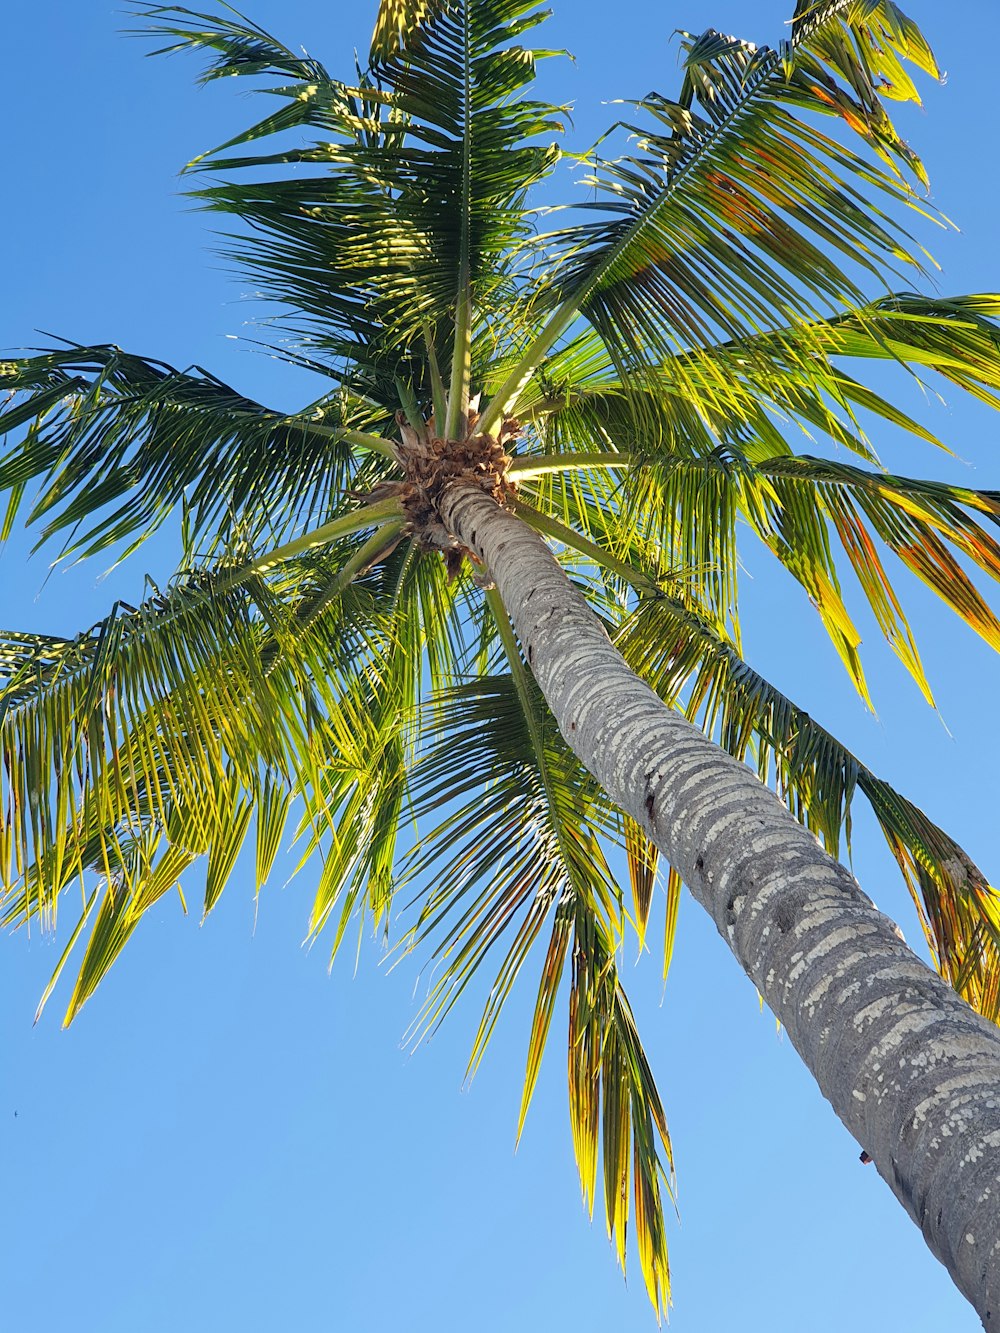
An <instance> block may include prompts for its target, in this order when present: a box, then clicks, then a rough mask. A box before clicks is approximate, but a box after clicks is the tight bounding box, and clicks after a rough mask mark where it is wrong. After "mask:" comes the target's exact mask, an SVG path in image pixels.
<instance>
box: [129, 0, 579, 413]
mask: <svg viewBox="0 0 1000 1333" xmlns="http://www.w3.org/2000/svg"><path fill="white" fill-rule="evenodd" d="M406 12H407V11H406V9H405V7H404V8H403V9H398V10H397V9H393V10H392V12H391V13H389V12H388V11H386V15H383V17H385V22H386V23H388V24H389V25H390V27H391V25H392V24H393V23H397V22H398V21H399V20H400V19H401V18H403V19H404V20H405V16H406ZM149 17H151V18H156V19H157V23H156V25H155V27H154V30H160V31H165V32H169V33H170V35H171V36H172V37H174V39H175V42H174V45H173V46H172V47H171V48H169V49H172V50H173V49H178V48H179V47H181V46H188V47H191V48H194V49H206V48H207V49H210V50H213V51H215V52H218V53H219V54H218V55H217V56H216V59H215V63H214V64H213V65H212V67H211V69H210V73H215V72H221V71H222V70H224V69H225V70H229V72H232V73H247V74H252V75H255V76H260V75H264V76H266V77H269V78H271V79H272V80H273V79H275V78H280V79H287V77H288V75H289V74H290V73H294V71H293V70H291V69H290V68H289V66H288V61H287V58H286V57H285V56H284V55H283V54H282V53H283V52H284V51H285V48H284V47H283V46H281V44H280V43H276V42H273V39H268V41H269V42H271V43H272V46H273V49H274V51H275V52H276V56H275V60H274V61H273V62H268V61H267V60H266V59H265V58H264V55H263V52H265V51H266V50H268V49H271V48H270V47H268V46H267V45H266V43H265V45H264V46H260V35H259V33H258V31H257V30H256V29H253V30H251V29H250V28H247V29H246V30H240V29H239V27H238V25H234V24H232V23H229V22H225V21H211V20H210V19H209V18H208V17H207V16H205V15H198V14H192V13H191V11H188V10H185V9H183V8H173V7H166V8H164V7H157V8H156V9H155V10H154V11H152V12H151V13H150V15H149ZM419 17H420V22H419V24H418V25H417V26H415V27H413V28H412V30H410V29H407V31H409V32H410V36H409V39H408V40H407V41H406V43H405V45H404V46H403V47H402V48H400V47H398V45H397V44H396V43H393V42H390V43H389V44H388V46H386V45H385V44H384V43H383V44H382V45H381V46H380V48H379V49H380V52H381V54H380V58H379V61H378V63H377V66H376V68H375V70H374V71H373V72H372V73H364V74H361V73H359V75H358V79H357V82H356V84H355V85H353V86H352V85H348V84H345V83H343V82H341V81H338V80H336V79H333V78H332V77H331V76H330V75H329V74H327V72H326V71H325V70H324V69H323V68H322V66H319V65H318V64H316V62H313V61H306V62H300V63H301V64H302V68H301V69H299V71H298V75H299V77H300V79H301V81H300V82H296V83H294V84H292V85H288V84H285V85H283V86H279V87H267V89H266V90H267V91H268V92H271V93H275V94H277V95H278V96H279V97H282V98H283V99H285V106H284V107H283V108H282V110H281V111H280V112H278V113H275V114H274V115H271V116H269V117H268V118H266V119H265V120H264V121H261V122H260V123H258V124H256V125H254V126H253V127H252V128H251V129H249V130H248V131H246V132H245V133H244V134H243V135H241V136H238V137H237V138H235V139H233V140H231V141H230V142H229V143H228V144H226V145H223V146H222V149H223V150H224V149H229V148H232V147H234V146H238V145H241V144H244V143H249V142H250V141H256V140H259V139H261V138H264V137H266V136H270V135H272V134H274V133H280V132H284V131H285V130H290V129H296V130H299V131H311V130H318V131H320V132H321V134H322V139H318V140H315V141H313V142H311V143H309V144H308V146H306V147H291V148H286V149H282V150H279V151H278V152H277V153H271V154H267V155H254V156H242V157H239V158H234V157H220V156H218V154H219V152H220V151H221V150H214V151H213V152H211V153H207V154H203V155H202V156H201V157H200V158H199V159H197V161H196V163H195V164H193V165H196V166H197V167H198V168H199V169H200V170H204V169H207V168H209V167H211V168H212V169H214V170H215V171H220V172H224V173H231V172H234V171H243V170H245V169H256V168H265V169H267V170H268V174H269V178H268V179H264V180H255V181H253V182H250V183H239V184H237V183H233V182H232V181H228V182H226V183H223V184H218V185H212V186H208V187H206V188H204V189H202V190H198V191H196V195H197V197H199V198H201V199H202V200H203V201H204V202H205V203H206V204H207V205H208V206H209V207H211V208H213V209H217V210H221V211H222V212H226V213H230V214H235V215H236V216H238V217H240V218H242V220H243V221H244V222H245V223H246V224H248V225H249V227H250V228H251V235H250V236H249V237H247V238H245V239H242V240H240V241H239V242H238V244H237V246H236V248H235V249H234V250H233V251H232V254H233V255H234V257H236V259H237V261H238V262H239V264H240V265H241V266H242V267H243V268H246V269H249V270H250V271H251V272H252V273H254V274H255V276H256V277H257V278H258V279H259V280H260V281H262V282H263V284H264V286H263V290H264V292H265V294H269V295H271V296H273V297H276V298H277V299H278V300H280V301H282V302H283V303H285V304H286V305H290V306H291V307H292V308H293V309H294V310H298V311H301V312H302V313H303V314H304V315H305V316H306V317H307V318H308V319H309V320H310V321H311V322H312V324H313V326H314V328H315V330H316V331H317V332H318V333H319V334H320V336H321V337H322V339H323V342H324V344H325V346H326V347H327V348H328V349H329V350H330V351H331V352H332V353H333V354H334V355H341V356H349V357H350V358H351V359H352V360H353V361H355V362H356V363H357V364H358V366H359V367H362V366H363V367H367V369H368V372H369V373H370V374H371V375H372V376H375V377H379V376H380V375H381V376H382V377H383V380H384V379H385V378H386V377H387V378H388V380H389V381H390V382H391V381H392V380H394V379H402V380H404V381H408V382H413V383H414V385H415V387H416V390H417V396H418V398H421V399H422V400H424V401H429V400H430V399H431V398H432V396H433V392H432V390H433V384H432V381H433V366H434V364H436V363H437V362H438V361H440V362H441V363H442V364H444V362H445V361H450V360H452V347H453V341H454V340H453V338H452V334H453V333H454V331H455V328H456V322H457V325H458V326H460V327H459V335H460V340H461V341H462V342H463V355H464V356H465V357H466V358H467V355H468V339H469V336H470V334H471V328H472V319H473V315H474V312H475V310H477V309H486V308H489V307H490V306H491V303H495V301H494V302H491V298H495V295H496V290H497V287H498V285H503V284H505V283H508V282H509V272H510V268H511V264H512V263H514V262H516V256H517V253H518V251H519V250H520V249H521V248H523V246H525V245H528V246H529V248H530V243H531V235H532V234H531V231H530V227H529V226H528V221H527V219H526V217H525V213H524V195H525V192H526V190H527V189H528V188H529V187H530V186H531V185H532V184H534V183H535V182H536V181H538V180H539V179H540V178H541V177H542V176H544V175H545V174H546V173H547V172H548V171H549V170H550V169H551V167H552V165H553V164H554V162H555V160H556V158H557V156H558V155H557V153H556V152H555V150H554V148H553V147H552V145H551V143H539V142H537V141H538V140H539V138H542V139H547V140H551V138H552V136H553V135H554V134H555V133H557V132H558V131H559V129H560V125H559V118H558V117H559V112H558V109H557V108H555V107H553V106H550V105H549V104H547V103H542V102H537V101H531V100H530V99H527V98H525V97H524V96H522V95H521V94H522V92H523V89H524V87H525V86H526V85H527V84H528V83H530V81H531V80H532V79H533V77H534V66H535V55H534V53H533V52H532V51H531V50H529V49H527V48H525V47H522V46H520V45H517V44H516V43H515V42H512V39H516V38H518V37H520V36H521V35H522V34H524V33H525V32H527V31H528V30H530V29H531V28H533V27H534V26H535V25H536V24H537V23H539V22H541V20H542V18H544V14H543V12H542V11H540V10H538V9H537V8H536V6H535V5H534V4H533V3H531V2H530V0H460V2H459V0H456V3H454V4H451V5H447V6H439V5H435V6H432V7H429V8H425V9H424V10H423V11H421V14H420V15H419ZM192 19H194V20H197V22H195V23H192V22H191V20H192ZM206 25H210V26H206ZM381 25H382V19H381V18H380V27H381ZM258 48H259V49H260V52H261V58H260V59H247V58H246V56H245V53H246V51H247V50H251V51H253V52H257V51H258ZM306 165H312V166H314V167H318V168H319V171H318V173H317V174H313V175H309V176H306V175H302V174H297V175H295V176H294V177H293V176H292V175H290V174H289V173H287V172H285V173H282V174H280V175H279V176H278V178H277V179H275V178H274V172H273V170H271V169H272V168H274V167H293V166H306ZM463 310H464V313H463ZM442 353H445V354H446V355H445V356H444V357H442Z"/></svg>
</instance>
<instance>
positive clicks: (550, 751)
mask: <svg viewBox="0 0 1000 1333" xmlns="http://www.w3.org/2000/svg"><path fill="white" fill-rule="evenodd" d="M493 610H494V615H495V616H496V620H497V629H498V632H499V634H500V637H501V640H502V642H503V643H504V645H505V653H506V656H507V659H508V665H509V668H510V672H509V674H498V673H496V672H494V673H493V674H492V675H491V676H490V677H489V678H484V679H479V680H475V681H469V682H468V683H466V684H459V685H456V686H454V687H453V688H452V689H451V690H449V691H447V692H446V693H445V694H444V695H440V696H438V697H437V698H435V699H434V700H433V706H434V710H435V732H434V740H433V742H432V743H431V744H430V745H429V746H428V747H427V748H426V749H425V751H424V752H423V753H422V754H421V755H420V756H419V757H418V759H417V762H416V764H415V766H414V769H413V773H412V782H411V790H412V792H413V796H414V803H415V809H416V811H417V812H418V813H421V812H426V813H429V812H430V811H433V810H438V809H440V808H441V807H442V806H445V807H447V809H448V811H449V813H448V815H447V816H446V817H445V819H444V820H442V821H441V822H440V823H439V824H438V826H437V827H436V828H435V829H433V830H431V831H430V832H428V833H427V834H425V835H424V836H423V837H422V839H421V841H420V844H419V846H418V848H417V849H416V851H415V853H414V855H413V857H412V858H411V864H410V866H409V869H408V876H412V877H417V878H419V879H420V880H421V881H423V880H424V879H425V878H427V877H432V882H433V883H434V885H435V887H434V888H433V889H431V891H430V892H429V893H428V894H427V895H426V897H425V898H424V901H423V905H422V907H421V914H420V920H419V922H418V925H417V927H416V931H415V937H416V938H418V939H426V938H428V937H430V938H437V939H438V944H437V947H436V949H435V957H436V958H438V959H440V962H441V967H442V970H441V974H440V976H439V977H438V978H437V980H436V982H435V984H434V986H433V988H432V990H431V992H430V995H429V997H428V1000H427V1003H426V1006H425V1010H424V1013H423V1016H422V1019H421V1021H420V1027H421V1028H422V1029H426V1027H427V1026H428V1025H433V1024H435V1023H437V1022H439V1021H440V1020H441V1019H442V1018H443V1017H444V1015H445V1014H446V1013H447V1012H448V1010H449V1009H450V1008H451V1006H452V1005H453V1004H454V1003H455V1001H456V1000H457V998H458V997H459V995H461V994H462V993H463V992H464V991H465V990H466V988H467V987H468V986H469V985H470V984H471V983H472V981H473V979H474V977H475V976H476V974H477V972H478V970H479V969H480V967H481V966H482V965H483V964H484V963H485V962H486V960H487V958H488V956H489V955H490V954H491V953H492V952H493V951H494V950H495V949H502V948H503V947H504V944H505V942H507V941H509V942H507V943H506V952H505V954H504V956H503V959H502V962H501V964H500V967H499V969H498V971H497V973H496V975H495V979H494V980H493V982H492V985H491V987H490V991H489V996H488V998H487V1001H486V1005H485V1009H484V1012H483V1016H482V1020H481V1022H480V1026H479V1030H478V1032H477V1034H476V1039H475V1042H474V1044H473V1050H472V1054H471V1057H470V1062H469V1072H470V1073H472V1072H473V1071H474V1070H475V1068H476V1067H477V1065H478V1063H479V1061H480V1060H481V1059H482V1056H483V1053H484V1051H485V1048H486V1045H487V1043H488V1042H489V1039H490V1037H491V1035H492V1032H493V1030H494V1027H495V1025H496V1022H497V1020H498V1018H499V1015H500V1012H501V1010H502V1007H503V1005H504V1003H505V1002H506V1000H507V998H508V996H509V995H510V992H511V989H512V988H513V985H514V983H515V981H516V979H517V977H518V975H519V973H520V972H521V970H522V968H523V967H524V965H525V963H526V962H527V960H528V957H529V955H530V953H531V952H532V949H533V948H534V947H535V946H539V945H540V944H541V940H542V936H543V932H544V931H545V928H546V925H548V929H549V939H548V944H547V947H546V950H545V955H544V961H543V965H542V974H541V978H540V982H539V989H538V994H537V998H536V1002H535V1010H534V1016H533V1019H532V1028H531V1034H530V1038H529V1043H528V1058H527V1067H526V1072H525V1084H524V1092H523V1095H522V1104H521V1115H520V1125H519V1133H520V1129H521V1127H522V1126H523V1123H524V1118H525V1115H526V1113H527V1110H528V1106H529V1103H530V1101H531V1096H532V1093H533V1091H534V1087H535V1083H536V1080H537V1077H538V1072H539V1068H540V1065H541V1060H542V1054H543V1051H544V1048H545V1045H546V1042H547V1038H548V1035H549V1031H550V1027H551V1022H552V1018H553V1015H554V1010H555V1006H556V1002H557V998H558V993H559V989H560V985H561V982H562V978H563V975H564V971H565V964H566V960H567V957H568V956H570V957H571V958H572V966H571V977H570V996H569V1006H570V1008H569V1087H570V1118H571V1124H572V1128H573V1138H574V1145H575V1149H576V1158H577V1165H578V1168H579V1171H580V1178H581V1182H582V1185H583V1190H584V1196H585V1200H586V1201H587V1204H588V1207H590V1208H591V1209H592V1208H593V1203H594V1199H595V1195H596V1179H597V1166H598V1157H599V1151H598V1145H599V1143H600V1142H601V1141H602V1140H603V1160H604V1197H605V1211H606V1217H607V1224H608V1232H609V1236H611V1237H613V1239H614V1243H615V1247H616V1250H617V1253H618V1255H619V1259H620V1262H621V1263H622V1265H623V1266H624V1263H625V1249H626V1232H627V1223H628V1218H629V1213H630V1207H629V1195H630V1193H631V1194H632V1198H633V1209H634V1219H635V1226H636V1235H637V1241H638V1250H639V1261H640V1265H641V1267H642V1270H643V1274H644V1278H645V1281H646V1283H647V1287H648V1289H649V1292H650V1296H651V1299H652V1300H653V1302H654V1305H655V1307H656V1309H657V1312H658V1313H659V1312H660V1311H661V1310H662V1308H663V1306H664V1304H665V1302H666V1300H667V1298H668V1294H669V1272H668V1268H667V1258H666V1244H665V1233H664V1226H663V1205H662V1196H663V1191H664V1190H667V1192H669V1190H670V1176H669V1174H668V1168H669V1165H670V1162H671V1158H670V1146H669V1138H668V1136H667V1131H666V1122H665V1119H664V1115H663V1109H662V1104H661V1102H660V1098H659V1095H658V1093H657V1091H656V1087H655V1083H654V1081H653V1078H652V1075H651V1073H650V1071H649V1066H648V1063H647V1062H646V1059H645V1056H644V1054H643V1052H642V1047H641V1044H640V1042H639V1038H638V1035H637V1033H636V1030H635V1025H634V1020H633V1018H632V1014H631V1011H630V1009H629V1007H628V1002H627V1000H626V998H625V996H624V993H623V991H622V988H621V983H620V980H619V978H618V972H617V965H616V955H617V952H618V949H619V946H620V939H621V924H622V913H623V899H622V893H621V889H620V888H619V886H618V885H617V883H616V881H615V879H614V877H613V875H612V873H611V870H610V867H609V865H608V862H607V860H606V858H605V855H604V852H603V849H602V847H601V842H600V840H599V838H598V836H597V830H598V828H600V827H602V826H603V827H604V828H605V829H606V831H608V832H610V833H614V832H615V831H616V829H617V825H618V818H617V815H614V814H608V815H607V817H601V816H600V813H599V810H600V801H599V794H598V792H597V789H596V787H595V785H594V783H593V780H592V779H591V778H590V777H589V775H588V774H587V773H586V771H585V770H584V769H583V768H582V767H581V766H580V764H579V762H578V761H577V759H576V758H575V756H574V755H573V754H572V752H571V751H570V750H569V749H568V747H567V746H566V744H565V742H564V741H563V740H562V738H561V737H560V736H559V733H558V731H557V729H556V727H555V725H554V723H553V721H552V719H551V716H550V715H549V714H548V711H547V709H546V708H545V705H544V703H543V701H542V699H541V696H540V694H539V692H538V690H537V686H535V684H534V682H533V681H532V679H531V678H530V676H529V675H528V672H527V669H526V667H525V666H524V663H523V661H522V659H521V657H520V655H519V653H518V651H517V648H516V645H515V643H514V639H513V634H512V631H511V630H510V626H509V623H507V622H506V616H505V613H504V611H503V608H502V606H499V604H497V603H496V599H495V596H494V597H493ZM501 617H503V619H501ZM661 1150H662V1152H663V1153H665V1155H666V1157H665V1160H666V1163H667V1166H664V1164H663V1158H661ZM630 1186H631V1189H630Z"/></svg>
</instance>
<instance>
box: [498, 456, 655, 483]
mask: <svg viewBox="0 0 1000 1333" xmlns="http://www.w3.org/2000/svg"><path fill="white" fill-rule="evenodd" d="M635 466H636V463H635V460H634V459H633V457H632V455H631V454H620V453H618V452H613V453H599V454H584V453H580V454H524V455H523V456H521V457H520V458H515V459H514V460H513V461H512V462H511V464H510V466H509V467H508V469H507V475H508V476H511V477H516V478H517V479H518V480H519V481H525V480H527V479H528V478H529V477H543V476H546V475H548V474H549V473H551V472H586V471H587V470H588V469H590V468H602V467H603V468H632V467H635Z"/></svg>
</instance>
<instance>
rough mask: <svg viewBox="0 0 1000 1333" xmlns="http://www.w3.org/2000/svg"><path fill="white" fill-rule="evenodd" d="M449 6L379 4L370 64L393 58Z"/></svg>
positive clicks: (414, 0) (435, 0)
mask: <svg viewBox="0 0 1000 1333" xmlns="http://www.w3.org/2000/svg"><path fill="white" fill-rule="evenodd" d="M450 4H451V0H379V7H378V18H377V19H376V20H375V31H374V33H373V34H372V62H373V63H376V62H377V61H380V60H385V59H386V58H387V57H389V56H392V55H395V54H396V53H397V52H398V51H399V49H400V47H406V45H407V44H408V43H409V42H410V41H411V40H412V39H413V37H414V36H415V35H416V34H417V33H419V31H420V28H421V26H422V25H424V24H426V23H427V22H428V21H429V20H430V19H432V18H434V16H435V15H436V14H438V13H441V12H442V11H443V10H446V9H447V8H448V6H449V5H450Z"/></svg>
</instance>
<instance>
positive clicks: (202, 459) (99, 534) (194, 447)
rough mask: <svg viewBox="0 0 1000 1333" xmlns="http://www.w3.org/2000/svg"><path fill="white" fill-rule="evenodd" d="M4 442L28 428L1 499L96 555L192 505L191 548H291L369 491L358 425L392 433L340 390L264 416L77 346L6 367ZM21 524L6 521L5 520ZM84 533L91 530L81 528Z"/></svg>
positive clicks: (182, 379)
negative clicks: (11, 499)
mask: <svg viewBox="0 0 1000 1333" xmlns="http://www.w3.org/2000/svg"><path fill="white" fill-rule="evenodd" d="M0 388H2V389H6V390H9V392H10V393H11V394H12V395H13V396H12V398H11V399H10V400H9V401H8V402H7V404H6V406H5V407H4V408H3V409H2V410H0V433H2V434H7V435H10V434H11V433H12V432H14V431H16V430H17V429H18V428H19V427H23V426H25V425H27V427H28V429H27V431H26V432H25V433H23V434H22V436H21V438H20V439H19V440H16V441H15V442H13V443H11V444H9V445H8V447H7V449H6V451H5V454H4V457H3V460H2V462H0V490H10V491H11V492H12V493H16V494H17V496H18V498H19V499H20V500H21V501H22V503H23V500H24V498H25V489H24V488H26V487H27V486H29V485H32V484H34V485H39V486H40V489H39V491H38V494H37V496H36V497H35V498H34V499H33V501H31V503H30V506H29V508H28V513H27V520H28V522H29V523H32V524H34V523H40V524H41V525H42V535H41V540H43V541H44V540H46V539H48V538H51V537H53V536H56V535H61V534H65V533H67V532H69V533H71V534H72V535H71V536H66V537H65V541H66V546H67V549H68V550H78V551H80V552H81V553H82V554H84V555H89V554H93V553H94V552H95V551H98V550H101V549H104V548H106V547H108V546H111V545H114V544H117V543H119V542H127V543H130V544H131V548H132V549H134V547H135V546H137V545H138V544H139V543H140V542H141V541H142V540H143V539H144V538H145V537H146V536H148V535H149V534H150V533H152V532H155V531H156V529H157V528H158V527H159V526H160V525H161V524H162V523H163V522H164V520H165V519H167V518H168V517H169V516H171V515H173V514H176V512H177V511H178V509H181V508H183V510H184V513H185V529H186V534H187V537H188V539H189V541H190V542H192V543H194V542H197V541H198V540H200V539H204V538H205V537H206V536H210V537H212V538H213V539H215V540H220V539H221V540H222V541H223V542H225V541H226V538H227V534H229V533H231V532H233V530H234V529H237V530H239V531H240V532H241V535H243V536H244V537H248V536H253V535H254V534H255V533H257V532H259V531H260V530H262V529H263V530H264V532H266V533H267V535H269V536H270V537H271V538H272V539H273V540H280V539H281V537H282V536H283V535H284V534H285V533H287V532H288V531H289V530H290V529H291V528H292V527H293V526H294V525H296V524H297V523H300V522H301V521H302V519H303V518H304V517H305V516H307V515H311V514H315V513H317V512H319V513H328V512H330V511H331V510H333V509H334V508H335V506H336V505H337V504H338V503H341V502H342V500H341V497H342V495H343V491H344V490H345V488H346V487H347V486H348V485H350V484H351V482H352V481H354V482H355V484H363V483H359V482H358V481H357V479H356V473H357V469H358V461H357V459H356V457H355V456H354V454H353V453H352V446H351V443H350V428H351V427H354V428H355V429H359V428H360V427H363V426H365V427H370V426H371V425H373V424H377V425H378V426H384V425H386V424H387V422H386V416H385V413H382V414H381V417H380V419H379V414H378V413H377V411H374V412H373V410H372V409H371V407H368V408H367V409H366V408H365V407H364V406H363V405H362V404H360V403H358V402H356V401H352V400H351V397H350V395H348V394H347V393H346V392H343V391H338V390H336V389H334V390H333V391H332V392H331V393H330V394H329V396H328V397H327V398H326V399H324V400H322V401H321V402H319V403H316V404H314V405H313V406H312V407H310V408H307V409H306V410H305V411H304V412H302V413H299V414H294V415H291V416H289V415H287V414H285V413H281V412H275V411H273V410H271V409H270V408H266V407H263V406H262V405H261V404H260V403H256V402H254V401H252V400H251V399H249V398H246V397H244V396H243V395H242V394H239V393H237V392H236V390H234V389H231V388H230V387H229V386H228V385H226V384H224V383H223V382H222V381H221V380H217V379H215V378H214V377H213V376H211V375H209V374H207V373H206V372H203V371H198V370H191V371H179V370H175V369H173V368H172V367H171V366H167V365H165V364H163V363H162V362H157V361H151V360H149V359H147V358H144V357H138V356H133V355H131V354H129V353H126V352H123V351H121V350H120V349H119V348H117V347H68V348H66V349H65V350H59V351H51V352H45V353H42V354H40V355H38V356H33V357H29V358H25V359H24V360H21V361H13V362H6V363H3V365H2V367H0ZM9 520H10V516H8V521H9ZM78 528H82V529H83V531H82V533H77V532H76V531H75V530H76V529H78Z"/></svg>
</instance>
